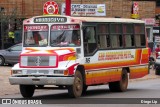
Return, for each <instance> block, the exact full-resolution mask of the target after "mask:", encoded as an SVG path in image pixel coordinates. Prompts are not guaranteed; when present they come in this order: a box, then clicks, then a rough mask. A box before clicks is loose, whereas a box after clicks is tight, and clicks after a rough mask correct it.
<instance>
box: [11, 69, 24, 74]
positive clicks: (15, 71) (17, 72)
mask: <svg viewBox="0 0 160 107" xmlns="http://www.w3.org/2000/svg"><path fill="white" fill-rule="evenodd" d="M12 74H22V71H21V70H13V71H12Z"/></svg>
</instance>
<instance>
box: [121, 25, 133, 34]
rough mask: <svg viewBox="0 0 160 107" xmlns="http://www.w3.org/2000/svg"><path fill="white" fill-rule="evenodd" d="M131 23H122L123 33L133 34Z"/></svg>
mask: <svg viewBox="0 0 160 107" xmlns="http://www.w3.org/2000/svg"><path fill="white" fill-rule="evenodd" d="M133 31H134V30H133V24H124V25H123V33H125V34H126V33H132V34H133Z"/></svg>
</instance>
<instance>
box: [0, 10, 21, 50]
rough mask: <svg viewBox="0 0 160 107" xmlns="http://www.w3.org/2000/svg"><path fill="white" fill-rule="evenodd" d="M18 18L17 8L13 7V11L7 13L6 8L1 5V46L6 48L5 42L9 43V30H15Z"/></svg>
mask: <svg viewBox="0 0 160 107" xmlns="http://www.w3.org/2000/svg"><path fill="white" fill-rule="evenodd" d="M17 18H18V15H17V8H16V7H15V8H13V9H12V11H11V13H9V14H6V13H5V8H3V7H0V48H1V49H4V48H5V46H4V44H7V43H9V41H8V32H9V31H14V30H15V25H16V23H19V22H18V21H16V19H17Z"/></svg>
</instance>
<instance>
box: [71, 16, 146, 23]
mask: <svg viewBox="0 0 160 107" xmlns="http://www.w3.org/2000/svg"><path fill="white" fill-rule="evenodd" d="M71 18H73V19H76V20H82V21H84V22H123V23H145V22H144V21H142V20H137V19H127V18H103V17H71Z"/></svg>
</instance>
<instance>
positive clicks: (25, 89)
mask: <svg viewBox="0 0 160 107" xmlns="http://www.w3.org/2000/svg"><path fill="white" fill-rule="evenodd" d="M19 88H20V92H21V95H22V96H23V97H24V98H30V97H32V96H33V94H34V91H35V86H34V85H20V86H19Z"/></svg>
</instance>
